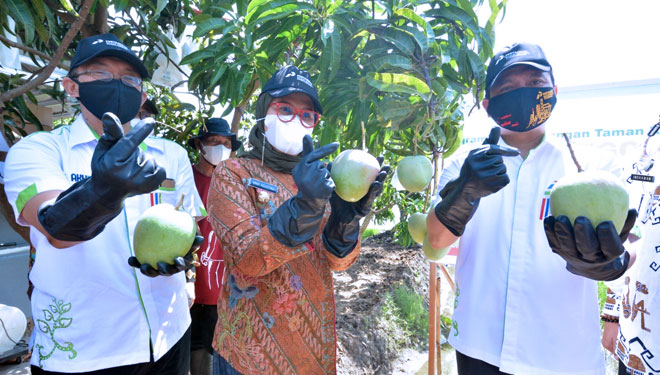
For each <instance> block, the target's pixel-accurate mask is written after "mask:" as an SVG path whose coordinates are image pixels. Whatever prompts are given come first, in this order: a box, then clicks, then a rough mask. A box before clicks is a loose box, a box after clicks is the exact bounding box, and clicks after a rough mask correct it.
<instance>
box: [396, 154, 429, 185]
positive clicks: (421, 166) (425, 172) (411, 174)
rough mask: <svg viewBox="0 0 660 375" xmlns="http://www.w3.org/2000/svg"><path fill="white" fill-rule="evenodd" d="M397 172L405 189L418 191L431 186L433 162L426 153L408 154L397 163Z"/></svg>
mask: <svg viewBox="0 0 660 375" xmlns="http://www.w3.org/2000/svg"><path fill="white" fill-rule="evenodd" d="M396 174H397V176H398V178H399V182H400V183H401V186H403V187H404V189H406V190H408V191H410V192H413V193H417V192H420V191H422V190H424V189H426V187H427V186H429V182H431V177H433V164H431V161H430V160H429V159H428V158H427V157H426V156H424V155H415V156H406V157H405V158H403V159H401V161H400V162H399V164H398V165H397V167H396Z"/></svg>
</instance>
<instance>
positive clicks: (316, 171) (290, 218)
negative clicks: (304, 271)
mask: <svg viewBox="0 0 660 375" xmlns="http://www.w3.org/2000/svg"><path fill="white" fill-rule="evenodd" d="M337 147H339V144H337V143H336V142H334V143H330V144H327V145H325V146H323V147H320V148H317V149H316V150H314V144H313V143H312V137H310V136H309V135H305V137H304V138H303V152H302V159H301V160H300V161H299V162H298V164H296V166H295V167H294V168H293V172H292V176H293V180H294V181H295V183H296V185H297V186H298V193H297V194H296V195H294V196H293V197H291V198H289V199H288V200H287V201H286V202H284V203H282V204H281V205H280V206H279V207H278V208H277V210H275V212H273V214H272V215H271V216H270V217H269V218H268V229H270V233H271V234H272V235H273V237H274V238H275V239H276V240H277V241H279V242H281V243H282V244H284V245H286V246H290V247H294V246H299V245H302V244H304V243H306V242H309V241H310V240H311V239H312V238H313V237H314V234H315V233H316V232H317V231H318V229H319V226H320V225H321V219H323V213H324V211H325V204H326V203H327V202H328V199H329V198H330V195H331V194H332V192H333V191H334V189H335V183H334V182H333V181H332V179H331V178H330V171H328V169H327V168H326V167H325V164H324V163H323V162H322V161H320V160H319V159H321V158H324V157H326V156H328V155H330V154H332V153H333V152H335V151H336V150H337Z"/></svg>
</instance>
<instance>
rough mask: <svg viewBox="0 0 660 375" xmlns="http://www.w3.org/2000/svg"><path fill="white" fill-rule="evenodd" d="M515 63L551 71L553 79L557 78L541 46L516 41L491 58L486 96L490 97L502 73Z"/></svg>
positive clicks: (487, 75)
mask: <svg viewBox="0 0 660 375" xmlns="http://www.w3.org/2000/svg"><path fill="white" fill-rule="evenodd" d="M515 65H530V66H533V67H535V68H536V69H539V70H542V71H544V72H550V76H551V77H552V81H553V82H554V80H555V77H554V76H553V74H552V66H550V63H549V62H548V59H547V58H546V57H545V54H544V53H543V50H542V49H541V47H540V46H538V45H536V44H528V43H515V44H513V45H510V46H508V47H505V48H504V49H503V50H501V51H499V52H498V53H496V54H495V56H493V58H492V59H490V64H489V65H488V71H487V72H486V98H489V97H490V89H491V87H492V86H493V84H494V83H495V81H497V78H498V77H499V76H500V74H502V73H503V72H504V71H505V70H507V69H509V68H511V67H512V66H515Z"/></svg>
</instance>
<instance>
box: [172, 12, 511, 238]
mask: <svg viewBox="0 0 660 375" xmlns="http://www.w3.org/2000/svg"><path fill="white" fill-rule="evenodd" d="M482 3H483V1H474V0H473V1H470V0H446V1H423V0H420V1H403V0H389V1H371V2H350V1H330V0H315V1H294V0H276V1H269V0H253V1H245V0H244V1H240V0H239V1H231V2H230V1H215V0H214V1H210V0H209V1H202V3H201V4H200V7H201V8H200V10H201V14H200V15H198V16H196V17H195V19H194V21H195V24H196V25H197V28H196V30H195V34H194V36H195V37H196V38H198V40H199V41H200V43H201V45H202V47H201V48H200V50H199V51H197V52H194V53H191V54H190V55H188V56H186V57H185V58H184V59H183V61H182V64H190V66H191V68H192V74H191V75H190V80H189V82H188V85H189V88H190V89H191V90H194V91H196V92H197V93H199V94H200V95H201V96H202V97H204V99H205V100H208V101H210V102H212V103H220V104H228V107H227V113H228V112H229V111H230V110H231V108H238V109H239V110H238V111H236V112H235V116H234V123H233V124H232V126H233V129H234V130H237V129H238V125H239V122H238V120H239V118H240V117H241V115H242V114H243V112H244V111H245V108H246V105H247V104H248V103H249V100H250V98H251V97H252V96H253V94H254V93H255V92H257V90H258V87H259V83H260V82H263V81H264V80H266V79H267V78H268V77H269V76H270V75H271V74H272V73H273V72H275V71H276V70H277V68H278V67H280V66H282V65H285V64H294V65H297V66H299V67H301V68H304V69H306V70H308V71H309V72H310V73H311V74H312V76H313V77H314V79H315V82H314V83H315V85H316V86H317V87H318V88H319V93H320V98H321V102H322V104H323V106H324V117H323V124H322V125H321V126H319V127H317V129H316V130H315V134H316V136H317V138H318V140H319V142H320V143H328V142H332V141H339V142H340V143H341V149H347V148H361V147H365V148H367V149H368V150H369V152H370V153H372V154H374V155H379V154H383V155H385V157H386V162H387V163H389V164H390V165H392V166H393V167H395V166H396V164H397V163H398V161H399V160H400V159H401V158H402V157H403V156H406V155H426V156H428V157H430V158H432V160H433V163H434V166H435V167H436V168H435V170H436V171H437V170H438V169H440V165H439V164H440V160H441V159H442V158H444V157H447V156H449V155H450V154H451V153H452V152H453V151H455V150H456V148H457V147H458V146H459V145H460V143H461V132H462V121H463V108H464V98H465V96H466V95H471V97H472V101H473V102H474V103H478V102H479V101H480V100H481V98H482V97H483V92H484V87H483V82H484V80H485V62H486V61H487V60H488V58H489V57H490V56H491V55H492V52H493V51H492V46H493V38H494V34H493V26H494V23H495V21H496V19H497V16H498V14H499V13H500V11H501V10H502V9H503V8H504V6H505V3H506V0H503V1H496V0H492V1H489V2H488V7H489V8H490V13H489V15H488V18H487V19H486V20H484V21H483V22H481V23H482V24H483V26H482V25H480V20H479V18H478V17H477V14H476V12H475V9H476V8H477V7H479V6H485V4H482ZM434 188H435V186H434V184H432V185H431V186H429V187H428V188H427V189H426V190H425V191H423V192H422V193H414V194H404V193H402V192H397V191H395V190H394V189H393V188H392V187H391V186H388V187H386V189H385V192H384V194H383V195H382V197H381V199H379V200H378V201H377V204H376V207H377V209H376V211H375V212H376V213H377V214H376V218H377V220H386V219H391V218H393V213H392V210H390V208H391V207H392V205H393V204H397V205H398V206H399V209H400V212H401V222H405V219H406V217H407V215H409V214H410V213H412V212H414V211H419V210H422V209H426V208H427V207H428V204H429V197H430V194H431V192H432V191H433V190H434ZM365 227H366V225H364V226H363V228H365ZM404 228H405V225H400V224H399V225H398V228H397V229H402V230H397V232H399V233H401V234H403V237H402V238H401V240H402V242H403V243H404V244H409V243H410V239H409V236H408V235H407V230H405V229H404Z"/></svg>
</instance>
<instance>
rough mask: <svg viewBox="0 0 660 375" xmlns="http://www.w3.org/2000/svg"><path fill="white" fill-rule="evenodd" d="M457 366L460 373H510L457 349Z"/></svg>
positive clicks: (494, 374)
mask: <svg viewBox="0 0 660 375" xmlns="http://www.w3.org/2000/svg"><path fill="white" fill-rule="evenodd" d="M456 367H457V369H458V374H459V375H509V374H507V373H504V372H502V371H500V369H499V367H497V366H493V365H491V364H490V363H486V362H484V361H482V360H479V359H475V358H472V357H468V356H466V355H465V354H461V353H459V352H458V351H456Z"/></svg>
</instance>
